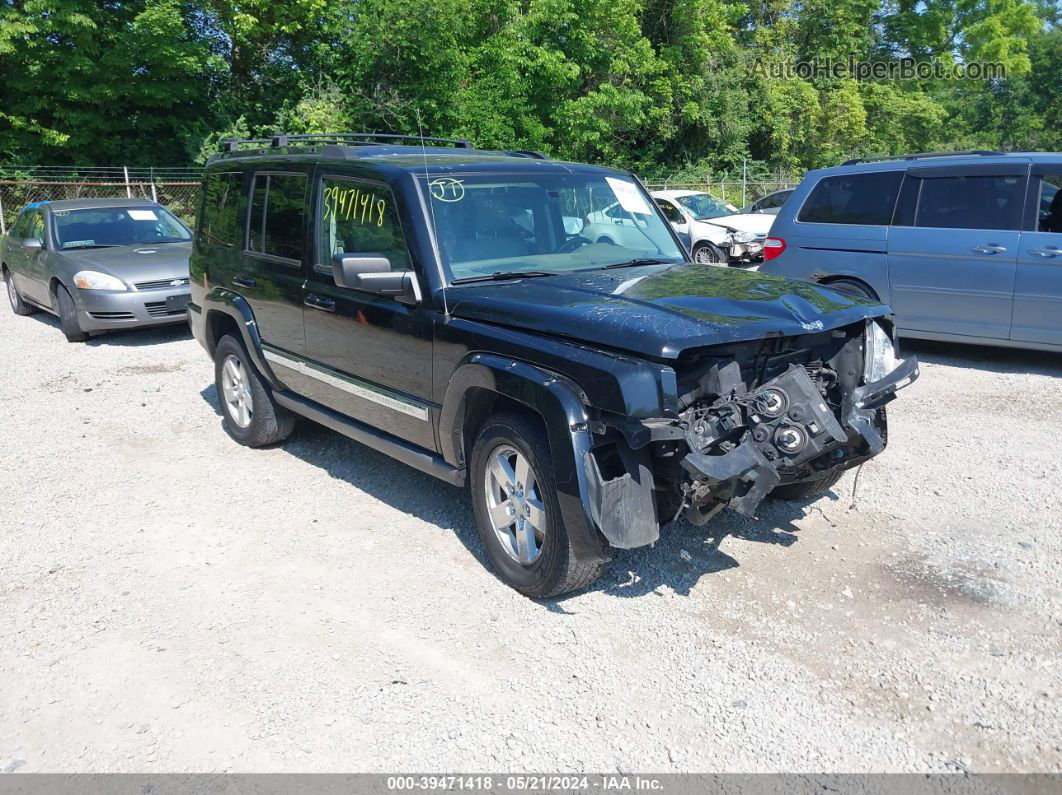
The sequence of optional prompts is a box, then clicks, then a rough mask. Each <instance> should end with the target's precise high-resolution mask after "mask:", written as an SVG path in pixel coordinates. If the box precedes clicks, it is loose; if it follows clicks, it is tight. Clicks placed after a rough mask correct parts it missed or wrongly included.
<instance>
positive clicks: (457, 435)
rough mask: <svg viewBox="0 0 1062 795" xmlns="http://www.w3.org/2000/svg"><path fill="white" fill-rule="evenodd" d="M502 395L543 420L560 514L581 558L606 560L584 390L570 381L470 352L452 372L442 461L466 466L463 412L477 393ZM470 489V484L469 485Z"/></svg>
mask: <svg viewBox="0 0 1062 795" xmlns="http://www.w3.org/2000/svg"><path fill="white" fill-rule="evenodd" d="M480 390H484V391H485V392H487V393H493V394H496V395H501V396H504V397H506V398H508V399H510V400H514V401H516V402H517V403H520V404H522V405H524V406H527V407H528V408H529V409H531V410H532V411H534V412H535V413H536V414H538V415H539V416H541V417H542V419H543V422H544V424H545V428H546V436H547V439H548V440H549V446H550V452H551V453H552V458H553V472H554V476H555V477H556V480H557V496H558V498H559V502H560V510H561V515H562V516H563V517H564V524H565V527H566V528H567V530H568V536H569V538H570V540H571V543H572V548H573V550H574V551H575V554H576V556H577V557H578V558H579V559H580V560H591V559H596V560H607V559H608V554H607V552H606V546H605V543H604V540H603V539H602V537H601V536H600V535H599V534H598V532H597V530H596V529H595V523H594V520H593V512H592V510H591V507H590V492H589V485H588V479H587V472H586V467H585V464H584V462H585V460H586V458H587V455H588V454H589V452H590V449H591V447H592V446H593V440H592V438H591V432H590V429H589V427H588V423H589V417H588V416H587V413H586V406H585V404H584V402H583V399H582V396H581V395H582V392H581V390H580V389H579V387H578V386H577V385H576V384H574V383H573V382H572V381H570V380H568V379H567V378H564V377H563V376H560V375H557V374H556V373H550V372H548V371H546V370H543V369H541V368H540V367H536V366H534V365H531V364H527V363H526V362H522V361H518V360H516V359H508V358H506V357H504V356H498V355H496V354H490V353H474V354H471V355H470V356H468V357H467V358H466V359H465V360H464V362H462V363H461V364H460V365H458V367H457V368H456V369H455V370H454V372H453V375H452V376H451V378H450V382H449V385H448V386H447V388H446V395H445V397H444V399H443V407H442V412H441V414H440V417H439V444H440V450H441V452H442V457H443V458H444V459H445V460H446V462H447V463H449V464H451V465H452V466H456V467H460V468H464V467H466V466H467V465H468V461H467V460H466V453H465V449H464V448H465V440H464V433H465V413H466V406H467V404H468V401H469V399H470V398H471V396H473V395H474V394H475V393H477V392H478V391H480ZM473 487H474V485H473Z"/></svg>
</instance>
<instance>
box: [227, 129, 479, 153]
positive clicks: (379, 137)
mask: <svg viewBox="0 0 1062 795" xmlns="http://www.w3.org/2000/svg"><path fill="white" fill-rule="evenodd" d="M396 141H416V142H418V143H420V144H431V145H433V146H439V145H442V146H453V147H456V148H458V149H471V148H472V142H471V141H469V140H468V139H467V138H427V137H425V136H421V135H395V134H393V133H309V134H306V135H287V134H285V133H275V134H274V135H273V136H272V137H270V138H230V139H228V140H225V141H222V142H221V151H222V152H224V153H225V154H232V153H234V152H238V151H239V150H240V148H241V147H245V146H250V147H254V148H263V147H266V146H268V147H270V148H272V149H284V148H286V147H288V146H292V145H295V146H298V145H313V144H338V145H340V146H372V145H373V144H379V143H393V142H396Z"/></svg>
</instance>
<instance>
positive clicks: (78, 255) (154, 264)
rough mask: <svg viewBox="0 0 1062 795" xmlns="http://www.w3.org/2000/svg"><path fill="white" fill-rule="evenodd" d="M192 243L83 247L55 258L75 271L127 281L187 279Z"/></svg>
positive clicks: (58, 253) (59, 252) (59, 253)
mask: <svg viewBox="0 0 1062 795" xmlns="http://www.w3.org/2000/svg"><path fill="white" fill-rule="evenodd" d="M191 253H192V244H191V243H190V242H188V243H157V244H155V245H148V244H145V243H138V244H137V245H135V246H115V247H113V248H85V249H75V250H73V251H58V252H56V254H57V255H58V257H59V258H60V259H61V260H62V261H63V262H65V263H66V265H67V267H68V268H71V269H73V270H74V271H75V272H76V271H79V270H94V271H99V272H101V273H107V274H110V275H111V276H117V277H118V278H119V279H122V280H124V281H126V282H130V283H136V282H150V281H157V280H161V279H174V278H182V279H187V278H188V257H189V255H190V254H191Z"/></svg>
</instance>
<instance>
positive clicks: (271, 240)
mask: <svg viewBox="0 0 1062 795" xmlns="http://www.w3.org/2000/svg"><path fill="white" fill-rule="evenodd" d="M306 184H307V179H306V175H305V174H256V175H255V178H254V190H253V192H252V194H251V214H250V229H249V232H248V236H247V247H248V248H249V249H250V250H251V251H257V252H259V253H261V254H269V255H271V256H274V257H282V258H283V259H288V260H296V261H300V262H301V261H302V234H303V228H304V227H303V221H304V219H305V202H306Z"/></svg>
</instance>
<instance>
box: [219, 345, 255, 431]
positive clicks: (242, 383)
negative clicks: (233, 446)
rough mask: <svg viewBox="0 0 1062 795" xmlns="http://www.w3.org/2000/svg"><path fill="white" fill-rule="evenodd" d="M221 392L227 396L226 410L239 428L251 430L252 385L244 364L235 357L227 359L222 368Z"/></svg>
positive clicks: (252, 410) (227, 357) (252, 409)
mask: <svg viewBox="0 0 1062 795" xmlns="http://www.w3.org/2000/svg"><path fill="white" fill-rule="evenodd" d="M221 391H222V393H223V394H224V396H225V410H226V411H228V413H229V419H231V420H232V421H233V422H234V423H235V424H236V425H237V427H240V428H249V427H250V425H251V417H252V414H253V412H254V398H253V396H252V391H251V384H250V381H248V379H247V374H246V373H245V372H244V369H243V364H242V362H240V360H239V359H237V358H236V357H235V356H233V355H231V354H230V355H228V356H226V357H225V362H224V364H223V365H222V366H221Z"/></svg>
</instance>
